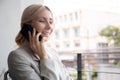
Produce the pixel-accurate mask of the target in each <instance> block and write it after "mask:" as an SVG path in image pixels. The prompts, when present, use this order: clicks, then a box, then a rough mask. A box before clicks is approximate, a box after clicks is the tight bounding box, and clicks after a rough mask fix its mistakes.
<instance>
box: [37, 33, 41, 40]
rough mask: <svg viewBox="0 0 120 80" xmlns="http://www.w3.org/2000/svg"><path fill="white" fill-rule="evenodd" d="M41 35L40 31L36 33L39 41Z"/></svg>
mask: <svg viewBox="0 0 120 80" xmlns="http://www.w3.org/2000/svg"><path fill="white" fill-rule="evenodd" d="M40 35H41V33H38V34H37V35H36V37H37V40H38V41H39V37H40Z"/></svg>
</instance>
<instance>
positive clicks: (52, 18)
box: [38, 17, 53, 20]
mask: <svg viewBox="0 0 120 80" xmlns="http://www.w3.org/2000/svg"><path fill="white" fill-rule="evenodd" d="M38 19H49V20H53V18H46V17H38Z"/></svg>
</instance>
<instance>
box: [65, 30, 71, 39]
mask: <svg viewBox="0 0 120 80" xmlns="http://www.w3.org/2000/svg"><path fill="white" fill-rule="evenodd" d="M64 35H65V37H66V38H68V37H69V36H70V32H69V29H65V30H64Z"/></svg>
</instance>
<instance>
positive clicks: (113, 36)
mask: <svg viewBox="0 0 120 80" xmlns="http://www.w3.org/2000/svg"><path fill="white" fill-rule="evenodd" d="M99 34H100V35H101V36H104V37H106V38H107V39H108V40H114V42H115V45H120V29H119V27H117V26H111V25H109V26H107V27H106V28H103V29H102V30H101V31H100V33H99Z"/></svg>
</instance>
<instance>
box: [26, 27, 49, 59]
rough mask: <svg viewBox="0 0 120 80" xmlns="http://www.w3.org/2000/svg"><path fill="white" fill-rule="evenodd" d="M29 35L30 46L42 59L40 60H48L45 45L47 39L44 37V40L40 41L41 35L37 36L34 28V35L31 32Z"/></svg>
mask: <svg viewBox="0 0 120 80" xmlns="http://www.w3.org/2000/svg"><path fill="white" fill-rule="evenodd" d="M28 33H29V44H30V47H31V49H32V50H33V51H34V52H35V53H36V54H37V55H38V56H39V57H40V59H47V58H48V56H47V54H46V51H45V48H44V45H43V44H44V40H45V39H44V38H45V37H42V40H41V41H39V36H40V34H41V33H38V34H37V35H36V30H35V28H33V33H31V32H30V31H29V32H28Z"/></svg>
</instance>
